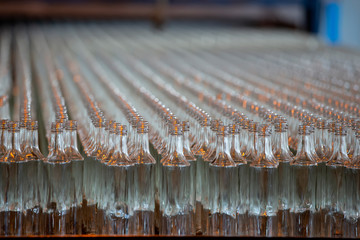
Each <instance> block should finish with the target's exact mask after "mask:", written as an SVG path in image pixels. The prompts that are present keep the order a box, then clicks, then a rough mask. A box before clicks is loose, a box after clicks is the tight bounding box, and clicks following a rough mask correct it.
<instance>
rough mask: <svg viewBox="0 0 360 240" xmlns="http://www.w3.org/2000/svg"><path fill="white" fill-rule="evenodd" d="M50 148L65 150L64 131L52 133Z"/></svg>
mask: <svg viewBox="0 0 360 240" xmlns="http://www.w3.org/2000/svg"><path fill="white" fill-rule="evenodd" d="M50 149H51V150H52V151H54V150H55V151H64V139H63V133H62V132H52V133H51V143H50Z"/></svg>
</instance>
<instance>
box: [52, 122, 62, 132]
mask: <svg viewBox="0 0 360 240" xmlns="http://www.w3.org/2000/svg"><path fill="white" fill-rule="evenodd" d="M63 129H64V125H63V123H61V122H53V123H52V124H51V132H54V133H60V132H62V131H63Z"/></svg>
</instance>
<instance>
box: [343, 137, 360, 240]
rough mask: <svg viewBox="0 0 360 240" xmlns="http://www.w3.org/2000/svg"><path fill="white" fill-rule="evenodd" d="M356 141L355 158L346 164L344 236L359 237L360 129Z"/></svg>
mask: <svg viewBox="0 0 360 240" xmlns="http://www.w3.org/2000/svg"><path fill="white" fill-rule="evenodd" d="M355 135H356V139H355V140H356V142H355V146H354V152H353V158H352V160H351V162H350V163H349V164H348V165H346V166H345V167H346V168H345V171H344V176H345V196H346V198H345V204H344V229H343V232H344V234H343V237H345V238H358V237H359V236H360V233H359V228H360V191H359V188H360V131H359V130H356V131H355Z"/></svg>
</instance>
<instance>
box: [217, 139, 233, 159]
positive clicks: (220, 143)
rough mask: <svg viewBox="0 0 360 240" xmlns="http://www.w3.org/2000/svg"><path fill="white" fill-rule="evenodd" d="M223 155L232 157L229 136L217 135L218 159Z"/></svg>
mask: <svg viewBox="0 0 360 240" xmlns="http://www.w3.org/2000/svg"><path fill="white" fill-rule="evenodd" d="M222 154H227V155H230V142H229V136H228V135H217V137H216V157H219V156H220V155H222Z"/></svg>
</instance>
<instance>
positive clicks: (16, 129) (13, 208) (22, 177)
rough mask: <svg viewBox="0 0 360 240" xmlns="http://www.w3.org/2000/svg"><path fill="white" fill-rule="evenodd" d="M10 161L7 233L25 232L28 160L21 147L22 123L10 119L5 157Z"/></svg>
mask: <svg viewBox="0 0 360 240" xmlns="http://www.w3.org/2000/svg"><path fill="white" fill-rule="evenodd" d="M3 161H4V162H7V163H8V167H9V172H8V179H9V182H8V188H7V193H6V200H7V206H8V208H7V210H6V212H7V214H6V218H7V219H8V222H7V229H6V230H5V231H6V233H5V234H6V235H18V236H19V235H23V234H24V207H25V205H24V204H25V202H24V200H25V201H26V196H27V193H28V190H29V189H27V188H26V187H27V186H25V185H26V184H27V182H26V181H27V179H26V176H27V174H28V173H27V164H26V163H27V162H26V161H25V158H24V155H23V154H22V153H21V147H20V123H19V122H15V121H10V122H9V123H8V150H7V152H6V154H5V156H4V157H3Z"/></svg>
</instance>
